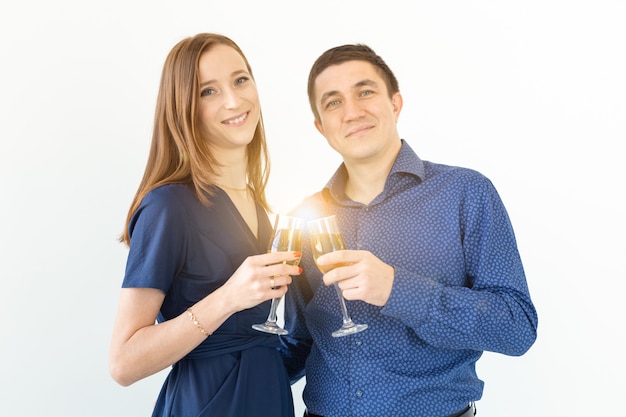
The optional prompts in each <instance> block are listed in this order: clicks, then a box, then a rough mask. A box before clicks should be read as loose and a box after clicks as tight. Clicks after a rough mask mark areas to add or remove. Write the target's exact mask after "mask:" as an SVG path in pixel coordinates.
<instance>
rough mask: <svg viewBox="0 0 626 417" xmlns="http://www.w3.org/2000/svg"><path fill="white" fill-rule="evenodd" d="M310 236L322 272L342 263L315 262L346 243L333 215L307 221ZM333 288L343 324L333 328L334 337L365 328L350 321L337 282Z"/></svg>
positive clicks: (314, 254)
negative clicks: (323, 263) (335, 328)
mask: <svg viewBox="0 0 626 417" xmlns="http://www.w3.org/2000/svg"><path fill="white" fill-rule="evenodd" d="M308 226H309V232H310V238H311V251H312V252H313V259H315V264H316V265H317V267H318V268H319V270H320V271H322V273H323V274H325V273H327V272H328V271H330V270H331V269H334V268H337V267H339V266H344V264H341V263H340V264H333V265H320V264H318V263H317V258H319V257H320V256H322V255H323V254H325V253H329V252H334V251H337V250H342V249H345V248H346V244H345V243H344V241H343V235H342V234H341V232H340V231H339V228H338V227H337V220H336V218H335V216H334V215H332V216H328V217H322V218H320V219H316V220H311V221H309V222H308ZM334 286H335V290H337V296H339V303H340V304H341V314H342V316H343V326H341V328H339V329H338V330H335V331H334V332H333V333H332V335H333V336H334V337H341V336H347V335H349V334H354V333H358V332H361V331H363V330H365V329H367V324H356V323H354V322H353V321H352V319H351V318H350V316H349V315H348V308H347V307H346V301H345V300H344V298H343V294H342V292H341V288H339V285H337V283H336V282H335V283H334Z"/></svg>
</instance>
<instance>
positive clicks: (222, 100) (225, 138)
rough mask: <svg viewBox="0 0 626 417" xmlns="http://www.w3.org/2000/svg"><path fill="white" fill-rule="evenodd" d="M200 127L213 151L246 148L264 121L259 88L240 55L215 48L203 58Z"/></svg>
mask: <svg viewBox="0 0 626 417" xmlns="http://www.w3.org/2000/svg"><path fill="white" fill-rule="evenodd" d="M198 66H199V68H198V75H199V80H200V85H199V92H200V97H199V100H198V110H197V112H198V114H197V117H198V124H199V128H200V132H201V134H202V137H203V138H204V139H205V140H207V141H208V142H209V143H210V144H211V146H212V147H214V148H222V149H233V148H239V147H244V148H245V147H246V146H247V145H248V144H249V143H250V141H251V140H252V137H253V135H254V132H255V130H256V127H257V124H258V123H259V118H260V117H261V116H260V115H261V106H260V103H259V95H258V92H257V89H256V84H255V83H254V80H253V79H252V76H251V75H250V73H249V72H248V68H247V67H246V63H245V62H244V60H243V58H242V57H241V55H239V53H238V52H237V51H236V50H234V49H233V48H231V47H230V46H227V45H216V46H214V47H212V48H211V49H210V50H208V51H206V52H204V53H203V54H202V55H201V56H200V61H199V63H198Z"/></svg>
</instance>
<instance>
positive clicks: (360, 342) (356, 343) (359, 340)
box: [354, 339, 363, 346]
mask: <svg viewBox="0 0 626 417" xmlns="http://www.w3.org/2000/svg"><path fill="white" fill-rule="evenodd" d="M354 344H355V345H357V346H361V345H362V344H363V342H362V341H361V339H357V340H356V341H355V342H354Z"/></svg>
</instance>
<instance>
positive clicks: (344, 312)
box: [334, 282, 353, 326]
mask: <svg viewBox="0 0 626 417" xmlns="http://www.w3.org/2000/svg"><path fill="white" fill-rule="evenodd" d="M334 286H335V290H337V296H338V297H339V304H340V305H341V315H342V316H343V324H344V326H345V325H352V324H353V323H352V319H351V318H350V316H349V315H348V307H346V301H345V300H344V299H343V293H342V292H341V288H339V285H337V283H336V282H335V283H334Z"/></svg>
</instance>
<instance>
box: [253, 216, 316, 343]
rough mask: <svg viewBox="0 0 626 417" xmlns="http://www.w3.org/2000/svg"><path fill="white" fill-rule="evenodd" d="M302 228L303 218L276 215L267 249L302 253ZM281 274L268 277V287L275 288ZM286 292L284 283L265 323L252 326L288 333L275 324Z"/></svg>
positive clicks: (294, 264)
mask: <svg viewBox="0 0 626 417" xmlns="http://www.w3.org/2000/svg"><path fill="white" fill-rule="evenodd" d="M303 229H304V220H303V219H300V218H298V217H292V216H285V215H278V216H276V222H275V224H274V234H273V236H272V239H271V240H270V242H269V248H268V251H269V252H270V253H272V252H273V253H276V252H284V251H291V252H298V253H302V234H303ZM299 262H300V258H296V259H294V260H291V261H283V263H284V264H290V265H293V266H296V265H298V263H299ZM281 278H282V277H281V276H272V277H271V278H270V287H271V288H276V287H278V286H279V285H280V284H278V280H279V279H281ZM289 282H291V277H289ZM286 292H287V287H286V285H285V288H284V291H282V293H281V294H280V296H279V297H274V298H273V299H272V305H271V307H270V312H269V314H268V316H267V320H266V321H265V323H259V324H254V325H252V328H253V329H255V330H258V331H261V332H265V333H272V334H281V335H284V334H288V333H289V332H288V331H287V330H285V329H283V328H282V327H280V326H279V325H278V324H276V320H277V316H276V309H277V308H278V303H279V302H280V299H281V297H282V296H283V295H284V294H285V293H286Z"/></svg>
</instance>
